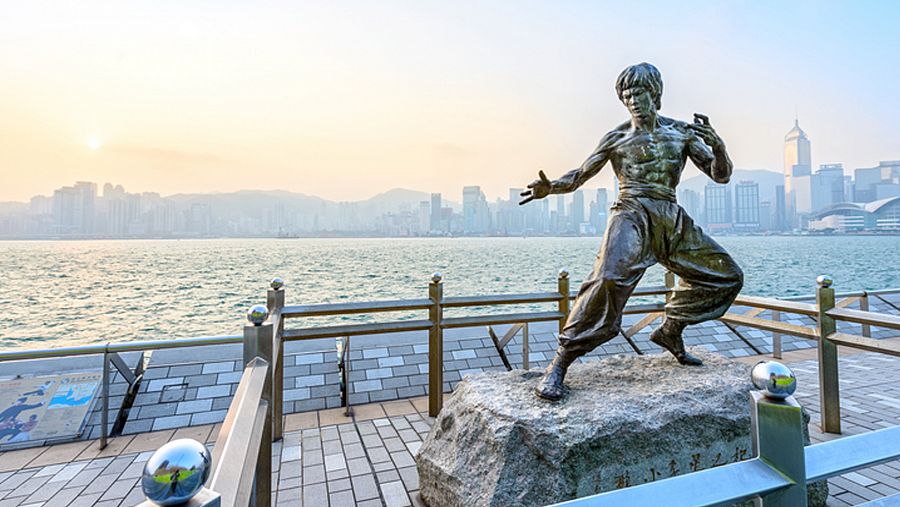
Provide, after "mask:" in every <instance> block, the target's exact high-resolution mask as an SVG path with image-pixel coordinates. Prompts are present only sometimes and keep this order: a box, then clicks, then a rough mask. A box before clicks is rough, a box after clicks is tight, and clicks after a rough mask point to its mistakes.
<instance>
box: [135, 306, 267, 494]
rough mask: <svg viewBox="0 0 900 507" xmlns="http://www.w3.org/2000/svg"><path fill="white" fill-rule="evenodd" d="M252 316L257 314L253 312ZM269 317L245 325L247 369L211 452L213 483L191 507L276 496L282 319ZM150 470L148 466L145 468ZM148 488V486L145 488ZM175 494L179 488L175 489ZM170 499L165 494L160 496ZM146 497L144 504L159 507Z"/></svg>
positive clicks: (244, 358) (205, 488) (244, 352)
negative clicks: (276, 373) (277, 352)
mask: <svg viewBox="0 0 900 507" xmlns="http://www.w3.org/2000/svg"><path fill="white" fill-rule="evenodd" d="M251 316H252V314H251ZM265 318H266V316H265V315H263V316H262V319H258V320H257V321H255V322H254V323H253V325H249V326H245V327H244V335H243V339H242V342H243V363H244V373H243V374H242V375H241V380H240V383H239V384H238V387H237V391H235V393H234V398H233V399H232V401H231V405H230V406H229V407H228V413H227V414H226V415H225V421H224V422H223V423H222V427H221V430H220V431H219V434H218V436H217V438H216V444H215V447H214V448H213V452H212V465H211V466H212V469H211V470H210V475H209V479H208V481H207V484H208V487H204V488H203V489H202V490H201V491H200V492H198V493H197V494H196V496H194V497H193V499H192V500H191V502H190V504H189V505H191V506H192V507H219V506H224V507H238V506H240V507H245V506H248V505H249V506H256V507H263V506H268V505H270V504H271V499H272V442H273V440H277V439H274V438H273V435H274V434H275V427H276V424H277V426H278V427H279V428H280V426H281V425H280V421H276V419H275V418H274V417H273V412H274V410H273V408H274V397H275V389H274V382H273V380H274V379H273V376H272V365H273V364H276V361H277V358H275V357H273V356H274V351H273V346H274V344H275V339H274V338H275V333H274V329H275V328H277V326H278V318H277V316H276V315H273V319H272V321H270V322H263V319H265ZM145 473H146V471H145ZM145 491H146V490H145ZM171 494H173V495H174V494H175V488H174V487H173V488H172V490H171ZM161 500H165V498H163V499H161ZM158 505H159V504H157V503H155V502H153V501H151V500H149V499H148V500H147V501H145V502H143V503H141V504H140V506H141V507H157V506H158Z"/></svg>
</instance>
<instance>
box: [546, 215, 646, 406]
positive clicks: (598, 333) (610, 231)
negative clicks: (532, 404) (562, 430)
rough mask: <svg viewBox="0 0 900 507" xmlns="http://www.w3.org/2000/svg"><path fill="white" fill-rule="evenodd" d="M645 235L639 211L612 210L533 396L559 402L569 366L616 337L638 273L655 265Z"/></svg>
mask: <svg viewBox="0 0 900 507" xmlns="http://www.w3.org/2000/svg"><path fill="white" fill-rule="evenodd" d="M646 231H647V221H646V216H645V215H644V213H643V210H642V209H631V207H625V206H623V207H622V208H621V209H616V208H613V212H612V215H611V217H610V220H609V224H608V226H607V231H606V235H605V236H604V238H603V243H602V245H601V246H600V252H599V253H598V254H597V261H596V262H595V264H594V269H593V271H592V272H591V274H590V276H589V277H588V279H587V280H585V281H584V283H582V284H581V288H580V289H579V291H578V296H577V297H576V298H575V303H574V304H573V305H572V309H571V310H570V312H569V318H568V320H567V321H566V325H565V326H564V328H563V332H562V333H560V335H559V348H557V350H556V356H555V357H554V358H553V361H551V362H550V365H549V366H548V367H547V370H546V372H545V374H544V378H543V379H542V380H541V382H540V384H538V386H537V388H536V392H537V395H538V396H540V397H542V398H546V399H550V400H556V399H559V398H561V397H562V395H563V386H562V384H563V380H564V378H565V375H566V371H567V369H568V367H569V365H570V364H572V362H573V361H575V359H577V358H578V357H580V356H583V355H584V354H587V353H588V352H590V351H592V350H594V349H595V348H597V346H599V345H600V344H602V343H605V342H607V341H609V340H611V339H613V338H615V337H616V335H618V334H619V331H620V325H621V323H622V309H623V308H624V307H625V303H626V302H627V301H628V297H629V296H630V295H631V293H632V291H633V290H634V288H635V286H637V284H638V282H639V281H640V279H641V276H642V275H643V274H644V270H646V269H647V267H649V266H650V265H652V264H653V263H654V262H656V261H655V258H654V257H653V254H652V253H651V251H650V247H649V245H648V244H647V242H646V240H645V237H646Z"/></svg>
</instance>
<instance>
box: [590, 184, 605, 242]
mask: <svg viewBox="0 0 900 507" xmlns="http://www.w3.org/2000/svg"><path fill="white" fill-rule="evenodd" d="M608 213H609V197H608V194H607V191H606V189H605V188H598V189H597V196H596V198H595V199H594V202H592V203H591V206H590V214H589V216H588V222H590V224H591V225H592V226H593V228H594V233H595V234H603V231H604V230H605V229H606V220H607V218H608Z"/></svg>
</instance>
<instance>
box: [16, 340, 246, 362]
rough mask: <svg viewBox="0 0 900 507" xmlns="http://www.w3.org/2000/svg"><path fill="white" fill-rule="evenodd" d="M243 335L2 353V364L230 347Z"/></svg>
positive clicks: (114, 343)
mask: <svg viewBox="0 0 900 507" xmlns="http://www.w3.org/2000/svg"><path fill="white" fill-rule="evenodd" d="M241 339H242V337H241V335H223V336H194V337H190V338H177V339H174V340H147V341H136V342H109V343H95V344H91V345H78V346H74V347H56V348H52V349H25V350H9V351H2V352H0V362H3V361H21V360H24V359H45V358H50V357H72V356H92V355H97V354H103V353H105V352H135V351H138V352H139V351H145V350H162V349H177V348H182V347H203V346H207V345H230V344H235V343H241Z"/></svg>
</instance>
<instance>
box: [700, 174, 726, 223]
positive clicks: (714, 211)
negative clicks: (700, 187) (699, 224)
mask: <svg viewBox="0 0 900 507" xmlns="http://www.w3.org/2000/svg"><path fill="white" fill-rule="evenodd" d="M703 196H704V212H703V215H704V217H705V218H706V226H707V228H708V229H709V230H711V231H713V232H717V231H724V230H728V229H731V227H732V223H731V211H732V206H731V188H730V187H729V186H728V185H720V184H718V183H712V182H710V183H707V185H706V189H705V191H704V193H703Z"/></svg>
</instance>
